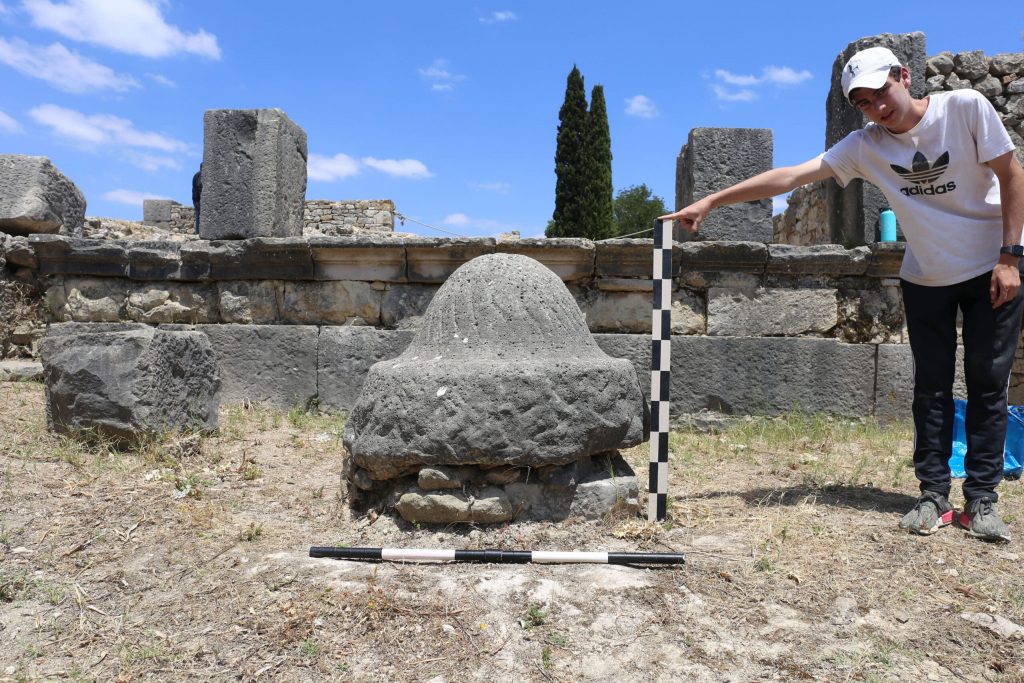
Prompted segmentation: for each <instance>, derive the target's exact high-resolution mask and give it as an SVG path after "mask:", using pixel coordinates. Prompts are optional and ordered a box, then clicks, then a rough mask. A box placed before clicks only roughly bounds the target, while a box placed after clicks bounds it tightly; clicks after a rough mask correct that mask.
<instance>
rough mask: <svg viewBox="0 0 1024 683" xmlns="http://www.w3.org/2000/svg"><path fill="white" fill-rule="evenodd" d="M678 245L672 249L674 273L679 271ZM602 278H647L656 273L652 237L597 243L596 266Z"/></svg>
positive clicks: (598, 275)
mask: <svg viewBox="0 0 1024 683" xmlns="http://www.w3.org/2000/svg"><path fill="white" fill-rule="evenodd" d="M679 259H680V254H679V249H678V245H677V247H676V248H675V249H673V250H672V273H673V274H675V273H677V272H679ZM594 270H595V273H596V274H597V277H601V278H617V277H630V278H646V279H648V280H649V279H651V277H652V276H653V274H654V244H653V242H652V241H651V240H650V239H634V238H627V239H613V240H604V241H602V242H598V243H597V258H596V262H595V267H594Z"/></svg>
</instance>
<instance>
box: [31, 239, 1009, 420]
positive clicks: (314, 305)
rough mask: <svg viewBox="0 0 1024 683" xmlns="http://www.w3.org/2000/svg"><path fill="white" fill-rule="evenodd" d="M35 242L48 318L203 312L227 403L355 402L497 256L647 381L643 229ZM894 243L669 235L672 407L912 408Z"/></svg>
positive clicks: (153, 318) (125, 318)
mask: <svg viewBox="0 0 1024 683" xmlns="http://www.w3.org/2000/svg"><path fill="white" fill-rule="evenodd" d="M29 244H31V247H32V250H33V253H34V254H35V256H36V258H37V259H38V266H37V272H38V274H39V275H40V277H42V278H43V280H44V281H45V287H46V294H45V301H46V309H47V310H48V312H49V313H48V314H49V316H50V320H51V321H52V322H53V323H58V322H70V323H74V324H79V323H85V324H90V325H95V324H109V323H117V324H123V323H132V324H147V325H175V326H178V325H189V326H195V329H199V330H202V331H204V332H205V333H206V334H208V335H210V336H211V338H215V343H214V347H215V348H216V349H217V352H218V354H219V355H220V358H221V364H222V365H221V371H222V374H223V376H224V392H225V395H224V400H225V401H227V402H233V401H241V400H263V401H268V402H271V403H276V404H279V405H296V404H298V403H301V402H303V401H311V400H314V399H315V400H316V401H317V402H318V403H319V405H321V406H323V407H324V408H326V409H330V410H347V409H348V408H350V407H351V406H352V404H353V402H354V401H355V398H356V396H357V395H358V393H359V389H360V387H361V383H362V378H363V377H364V376H365V373H366V372H367V370H368V369H369V367H370V365H372V364H373V363H374V362H377V361H379V360H382V359H386V358H390V357H394V356H396V355H398V354H399V353H400V352H401V351H402V350H403V349H404V348H405V345H407V344H408V343H409V341H410V340H411V338H412V333H413V330H414V329H415V328H416V327H417V326H418V324H419V321H420V317H421V316H422V315H423V313H424V312H425V310H426V307H427V305H428V304H429V302H430V300H431V298H432V297H433V295H434V293H435V292H436V291H437V289H438V287H439V286H440V285H441V283H443V282H444V281H445V280H446V279H447V277H448V276H449V275H450V274H451V273H452V272H454V270H455V269H456V268H458V267H459V266H460V265H462V264H463V263H465V262H467V261H468V260H470V259H472V258H474V257H476V256H479V255H482V254H486V253H493V252H499V253H520V254H526V255H528V256H531V257H533V258H535V259H537V260H538V261H540V262H541V263H544V264H545V265H546V266H547V267H549V268H551V269H552V270H553V271H554V272H555V273H556V274H557V275H559V276H560V277H561V279H562V280H563V281H564V282H565V284H566V286H567V287H568V289H569V291H570V292H571V293H572V295H573V296H574V297H575V299H576V301H577V302H578V304H579V306H580V309H581V310H582V311H583V313H584V315H585V317H586V320H587V323H588V325H589V327H590V330H591V331H592V332H594V333H597V337H598V339H599V343H600V344H601V345H602V346H603V347H604V348H605V350H606V351H608V352H609V353H610V354H612V355H615V356H618V357H626V358H629V359H630V360H632V361H633V362H634V365H635V366H636V368H637V371H638V374H639V376H640V378H641V381H642V383H643V384H645V385H646V384H647V382H648V381H649V380H648V378H649V374H650V373H649V363H650V339H649V336H648V335H649V333H650V325H651V298H652V282H651V279H650V273H651V242H650V240H634V239H626V240H609V241H605V242H599V243H594V242H590V241H588V240H582V239H558V240H533V239H529V240H519V241H508V242H496V241H495V240H493V239H489V238H483V239H429V238H394V237H390V238H385V237H382V236H374V235H363V236H352V237H318V238H259V239H249V240H238V241H228V242H206V241H202V240H194V241H187V242H183V243H170V242H166V241H161V242H131V241H109V240H106V241H100V240H84V239H70V238H62V237H56V236H36V237H32V238H31V239H30V241H29ZM902 254H903V252H902V245H901V244H879V245H873V246H871V247H859V248H856V249H850V250H847V249H843V248H842V247H839V246H836V245H829V246H820V247H792V246H788V245H766V244H762V243H754V242H691V243H686V244H677V245H676V248H675V250H674V253H673V274H674V279H673V295H672V300H673V307H672V308H673V310H672V332H673V335H674V336H673V345H674V348H673V370H674V373H673V388H672V392H673V394H672V396H673V400H672V406H673V410H674V412H675V413H676V414H691V413H696V412H700V411H703V410H712V411H716V412H723V413H731V414H747V413H769V414H771V413H779V412H787V411H791V410H794V409H797V410H807V411H812V412H814V411H823V412H828V413H835V414H840V415H850V416H866V415H879V416H893V415H906V413H907V410H908V409H909V405H910V400H909V391H910V368H911V362H910V350H909V348H908V346H907V344H906V343H905V342H906V337H905V333H904V329H903V316H902V303H901V299H900V291H899V287H898V281H897V280H896V279H895V278H896V274H897V272H898V270H899V266H900V262H901V260H902ZM1021 365H1022V366H1024V363H1021ZM1016 370H1017V372H1015V374H1014V379H1013V382H1012V386H1013V391H1014V392H1018V391H1024V386H1022V385H1024V367H1020V368H1017V369H1016Z"/></svg>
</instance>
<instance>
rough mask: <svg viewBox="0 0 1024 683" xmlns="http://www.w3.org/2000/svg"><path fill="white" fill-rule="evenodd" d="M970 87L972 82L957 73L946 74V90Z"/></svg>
mask: <svg viewBox="0 0 1024 683" xmlns="http://www.w3.org/2000/svg"><path fill="white" fill-rule="evenodd" d="M970 87H971V82H970V81H969V80H967V79H963V78H960V77H959V76H957V75H956V74H955V73H951V74H948V75H947V76H946V85H945V88H946V90H963V89H965V88H970Z"/></svg>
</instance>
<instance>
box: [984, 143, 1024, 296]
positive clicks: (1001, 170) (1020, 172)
mask: <svg viewBox="0 0 1024 683" xmlns="http://www.w3.org/2000/svg"><path fill="white" fill-rule="evenodd" d="M988 167H989V168H991V169H992V172H993V173H995V174H996V177H997V178H999V202H1000V204H1001V205H1002V209H1003V244H1004V245H1009V244H1020V236H1021V230H1022V229H1024V169H1022V168H1021V167H1020V162H1019V161H1017V157H1016V156H1014V153H1013V152H1007V153H1006V154H1002V155H1000V156H997V157H996V158H995V159H993V160H992V161H989V162H988ZM1018 261H1019V259H1018V258H1016V257H1014V256H1010V255H1009V254H1000V255H999V262H998V263H996V266H995V268H993V269H992V284H991V285H990V286H989V298H990V299H991V300H992V308H999V307H1000V306H1002V305H1003V304H1005V303H1006V302H1007V301H1012V300H1013V298H1014V297H1015V296H1017V292H1019V291H1020V271H1019V270H1018V268H1019V265H1020V264H1019V263H1018Z"/></svg>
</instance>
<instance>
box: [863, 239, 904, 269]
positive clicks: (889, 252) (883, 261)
mask: <svg viewBox="0 0 1024 683" xmlns="http://www.w3.org/2000/svg"><path fill="white" fill-rule="evenodd" d="M868 248H869V249H870V250H871V257H870V258H869V259H868V269H867V274H868V276H869V277H882V278H895V277H899V276H900V266H902V265H903V252H904V251H906V248H907V245H906V243H905V242H875V243H874V244H872V245H870V246H869V247H868Z"/></svg>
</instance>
